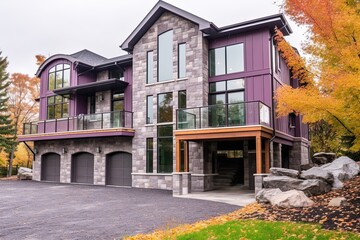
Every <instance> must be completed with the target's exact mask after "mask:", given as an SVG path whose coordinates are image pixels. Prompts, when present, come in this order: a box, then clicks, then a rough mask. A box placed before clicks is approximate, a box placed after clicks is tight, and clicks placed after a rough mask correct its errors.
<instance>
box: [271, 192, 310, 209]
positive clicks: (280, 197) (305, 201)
mask: <svg viewBox="0 0 360 240" xmlns="http://www.w3.org/2000/svg"><path fill="white" fill-rule="evenodd" d="M270 203H271V205H274V206H279V207H282V208H293V207H296V208H297V207H310V206H312V205H313V204H314V202H313V201H312V200H311V199H310V198H308V197H307V196H306V195H305V194H304V192H302V191H298V190H290V191H286V192H282V193H280V194H277V195H276V196H273V197H272V198H271V199H270Z"/></svg>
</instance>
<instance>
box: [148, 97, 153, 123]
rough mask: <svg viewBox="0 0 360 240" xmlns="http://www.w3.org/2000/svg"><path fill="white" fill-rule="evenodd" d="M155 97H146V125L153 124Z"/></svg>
mask: <svg viewBox="0 0 360 240" xmlns="http://www.w3.org/2000/svg"><path fill="white" fill-rule="evenodd" d="M153 112H154V111H153V96H152V95H151V96H147V97H146V123H147V124H151V123H153V116H154V114H153Z"/></svg>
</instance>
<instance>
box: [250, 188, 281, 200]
mask: <svg viewBox="0 0 360 240" xmlns="http://www.w3.org/2000/svg"><path fill="white" fill-rule="evenodd" d="M280 193H282V191H281V190H280V189H279V188H263V189H261V190H260V191H259V192H258V193H257V194H256V196H255V199H256V201H257V202H258V203H269V202H270V199H271V198H272V197H273V196H276V195H278V194H280Z"/></svg>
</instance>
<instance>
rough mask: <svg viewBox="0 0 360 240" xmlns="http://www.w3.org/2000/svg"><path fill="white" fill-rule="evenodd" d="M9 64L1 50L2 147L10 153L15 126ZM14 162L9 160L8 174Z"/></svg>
mask: <svg viewBox="0 0 360 240" xmlns="http://www.w3.org/2000/svg"><path fill="white" fill-rule="evenodd" d="M7 65H8V62H7V58H6V57H5V58H3V57H1V52H0V148H1V150H4V151H5V152H7V153H9V152H11V151H12V150H13V148H14V147H15V143H16V142H15V139H14V126H13V124H12V120H11V118H10V112H9V110H8V100H9V98H8V94H7V89H8V86H9V85H10V82H9V81H8V76H9V75H8V73H7V72H6V67H7ZM11 171H12V163H11V162H10V161H9V172H8V176H10V175H11Z"/></svg>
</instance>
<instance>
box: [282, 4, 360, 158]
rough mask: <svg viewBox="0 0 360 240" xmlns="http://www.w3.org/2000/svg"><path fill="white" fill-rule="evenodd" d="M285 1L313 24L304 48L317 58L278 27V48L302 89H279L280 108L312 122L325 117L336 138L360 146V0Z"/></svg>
mask: <svg viewBox="0 0 360 240" xmlns="http://www.w3.org/2000/svg"><path fill="white" fill-rule="evenodd" d="M282 6H283V8H284V10H285V12H286V13H287V14H288V15H289V16H290V17H291V18H292V19H293V20H294V21H295V22H297V23H298V24H300V25H301V24H302V25H306V26H307V27H308V29H309V31H308V41H307V42H305V43H304V51H305V53H306V54H309V55H310V56H312V58H311V60H310V61H309V62H308V64H307V65H306V64H305V61H304V60H303V59H301V58H300V57H299V56H298V55H297V54H296V52H295V50H294V49H293V48H292V47H291V46H290V45H289V44H288V43H287V42H286V41H285V40H284V38H283V36H282V34H281V32H280V31H278V30H277V35H276V41H277V45H278V49H279V51H280V52H281V55H282V57H284V59H285V60H286V62H287V64H288V66H289V67H290V68H291V70H292V72H293V74H294V76H293V77H294V78H297V79H299V80H300V83H301V86H300V87H299V88H297V89H293V88H291V87H290V86H285V87H282V88H280V89H278V91H277V94H276V100H277V102H278V108H277V113H278V114H279V115H280V116H285V115H287V114H288V113H290V112H295V113H297V114H298V113H301V114H302V115H303V116H304V118H303V120H304V121H305V122H307V123H317V122H319V121H325V122H326V123H327V124H328V125H329V126H331V128H332V129H333V130H334V132H335V133H336V135H337V136H336V138H339V139H342V140H344V139H346V140H347V143H349V146H350V147H349V149H350V150H351V151H353V152H356V151H359V150H360V114H359V109H360V1H359V0H322V1H318V0H284V1H282Z"/></svg>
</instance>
